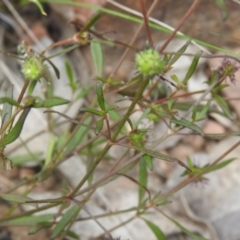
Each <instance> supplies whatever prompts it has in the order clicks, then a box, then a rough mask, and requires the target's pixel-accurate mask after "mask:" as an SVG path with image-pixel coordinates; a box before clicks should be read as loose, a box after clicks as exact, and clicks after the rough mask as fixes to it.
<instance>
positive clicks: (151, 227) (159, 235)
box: [143, 218, 166, 240]
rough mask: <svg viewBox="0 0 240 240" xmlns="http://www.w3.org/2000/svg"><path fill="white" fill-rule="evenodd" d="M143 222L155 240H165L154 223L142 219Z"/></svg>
mask: <svg viewBox="0 0 240 240" xmlns="http://www.w3.org/2000/svg"><path fill="white" fill-rule="evenodd" d="M143 220H144V221H145V223H146V224H147V225H148V227H149V228H150V229H151V230H152V232H153V233H154V235H155V236H156V238H157V240H166V237H165V236H164V234H163V232H162V231H161V229H160V228H159V227H158V226H157V225H155V224H154V223H152V222H150V221H148V220H146V219H144V218H143Z"/></svg>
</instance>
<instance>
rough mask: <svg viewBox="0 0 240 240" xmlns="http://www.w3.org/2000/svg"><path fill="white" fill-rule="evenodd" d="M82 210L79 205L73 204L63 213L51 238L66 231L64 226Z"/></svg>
mask: <svg viewBox="0 0 240 240" xmlns="http://www.w3.org/2000/svg"><path fill="white" fill-rule="evenodd" d="M79 211H80V207H79V206H73V207H71V208H70V209H68V211H67V212H66V213H65V214H64V215H63V217H62V218H61V220H60V221H59V222H58V223H57V224H56V227H55V228H54V230H53V232H52V235H51V237H50V239H54V238H56V237H57V236H58V235H59V234H60V233H62V232H63V231H64V228H65V227H66V226H67V225H68V224H69V223H70V222H71V221H72V220H74V219H75V217H76V216H77V215H78V213H79Z"/></svg>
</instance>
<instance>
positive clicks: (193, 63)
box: [183, 51, 203, 84]
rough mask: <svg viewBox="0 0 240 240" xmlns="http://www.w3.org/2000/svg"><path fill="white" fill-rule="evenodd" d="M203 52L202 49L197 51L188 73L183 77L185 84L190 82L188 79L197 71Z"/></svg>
mask: <svg viewBox="0 0 240 240" xmlns="http://www.w3.org/2000/svg"><path fill="white" fill-rule="evenodd" d="M202 53H203V52H202V51H199V52H197V53H196V55H195V57H194V58H193V61H192V63H191V65H190V67H189V69H188V71H187V74H186V76H185V77H184V79H183V83H184V84H186V83H187V82H188V80H189V79H190V78H191V77H192V75H193V73H194V72H195V70H196V68H197V65H198V61H199V58H200V57H201V55H202Z"/></svg>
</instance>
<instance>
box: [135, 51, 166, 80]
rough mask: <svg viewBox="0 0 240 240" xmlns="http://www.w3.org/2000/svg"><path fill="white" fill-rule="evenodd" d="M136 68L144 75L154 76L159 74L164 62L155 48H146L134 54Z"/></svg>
mask: <svg viewBox="0 0 240 240" xmlns="http://www.w3.org/2000/svg"><path fill="white" fill-rule="evenodd" d="M135 62H136V69H137V71H138V72H139V73H141V74H143V75H144V76H154V75H157V74H161V73H162V72H163V68H164V67H165V62H164V61H163V60H162V59H161V57H160V55H159V53H158V52H157V51H156V50H153V49H148V50H144V51H141V52H140V53H137V54H136V57H135Z"/></svg>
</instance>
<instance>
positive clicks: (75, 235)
mask: <svg viewBox="0 0 240 240" xmlns="http://www.w3.org/2000/svg"><path fill="white" fill-rule="evenodd" d="M66 236H69V237H71V238H73V239H76V240H79V239H80V238H79V236H78V234H76V233H75V232H73V231H70V230H68V231H67V233H66Z"/></svg>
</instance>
